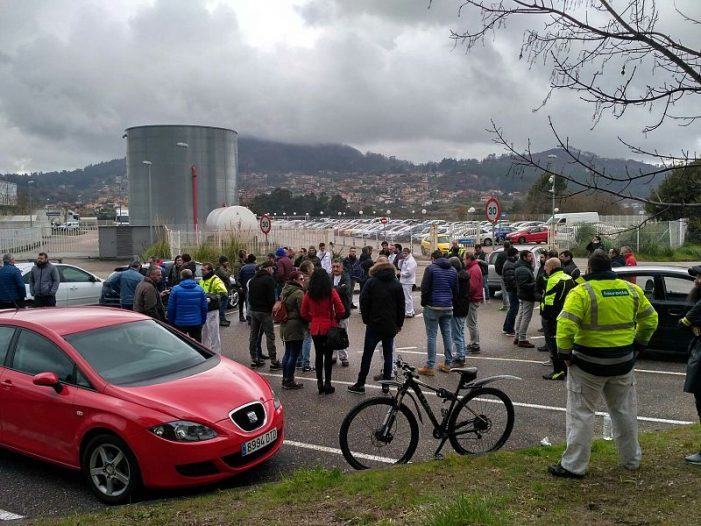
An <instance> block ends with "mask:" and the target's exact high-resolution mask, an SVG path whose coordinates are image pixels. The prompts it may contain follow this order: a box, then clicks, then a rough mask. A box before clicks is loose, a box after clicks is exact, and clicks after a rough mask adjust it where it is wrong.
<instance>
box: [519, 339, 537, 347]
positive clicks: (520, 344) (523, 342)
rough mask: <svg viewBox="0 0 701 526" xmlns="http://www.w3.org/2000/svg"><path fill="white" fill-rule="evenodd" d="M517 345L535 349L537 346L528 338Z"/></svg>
mask: <svg viewBox="0 0 701 526" xmlns="http://www.w3.org/2000/svg"><path fill="white" fill-rule="evenodd" d="M516 345H518V346H519V347H524V348H526V349H533V348H534V347H535V345H533V344H532V343H531V342H529V341H528V340H523V341H520V342H518V343H517V344H516Z"/></svg>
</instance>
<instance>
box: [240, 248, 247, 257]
mask: <svg viewBox="0 0 701 526" xmlns="http://www.w3.org/2000/svg"><path fill="white" fill-rule="evenodd" d="M246 255H247V254H246V251H245V250H244V249H241V250H239V259H246Z"/></svg>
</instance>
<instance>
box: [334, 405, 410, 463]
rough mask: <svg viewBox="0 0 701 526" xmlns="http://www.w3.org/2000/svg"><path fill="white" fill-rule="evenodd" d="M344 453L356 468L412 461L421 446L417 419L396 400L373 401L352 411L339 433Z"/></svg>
mask: <svg viewBox="0 0 701 526" xmlns="http://www.w3.org/2000/svg"><path fill="white" fill-rule="evenodd" d="M339 440H340V444H341V451H342V452H343V456H344V457H345V458H346V460H347V461H348V463H349V464H350V465H351V466H353V467H354V468H355V469H368V468H373V467H380V466H382V465H386V464H405V463H407V462H409V460H410V459H411V457H412V455H413V454H414V452H415V451H416V446H417V444H418V443H419V425H418V423H417V422H416V417H415V416H414V414H413V413H412V412H411V411H410V410H409V408H408V407H407V406H405V405H404V404H402V405H400V406H397V404H396V401H395V400H394V399H393V398H385V397H378V398H370V399H369V400H366V401H364V402H362V403H360V404H358V405H357V406H355V407H354V408H353V409H351V410H350V412H349V413H348V415H346V418H345V419H344V420H343V423H342V424H341V430H340V432H339Z"/></svg>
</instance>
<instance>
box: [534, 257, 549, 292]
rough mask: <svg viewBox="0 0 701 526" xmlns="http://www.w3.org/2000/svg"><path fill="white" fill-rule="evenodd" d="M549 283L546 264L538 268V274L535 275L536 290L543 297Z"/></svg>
mask: <svg viewBox="0 0 701 526" xmlns="http://www.w3.org/2000/svg"><path fill="white" fill-rule="evenodd" d="M546 281H548V276H547V274H545V262H543V264H542V265H540V266H539V267H538V272H536V274H535V290H536V292H537V293H538V294H540V295H541V296H542V295H543V292H545V282H546Z"/></svg>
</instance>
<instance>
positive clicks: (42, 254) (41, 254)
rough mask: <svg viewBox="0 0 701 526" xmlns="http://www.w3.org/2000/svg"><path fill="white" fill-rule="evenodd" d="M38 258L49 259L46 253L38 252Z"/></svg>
mask: <svg viewBox="0 0 701 526" xmlns="http://www.w3.org/2000/svg"><path fill="white" fill-rule="evenodd" d="M38 255H39V256H44V257H45V258H46V259H49V255H48V254H47V253H46V252H39V254H38Z"/></svg>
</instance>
